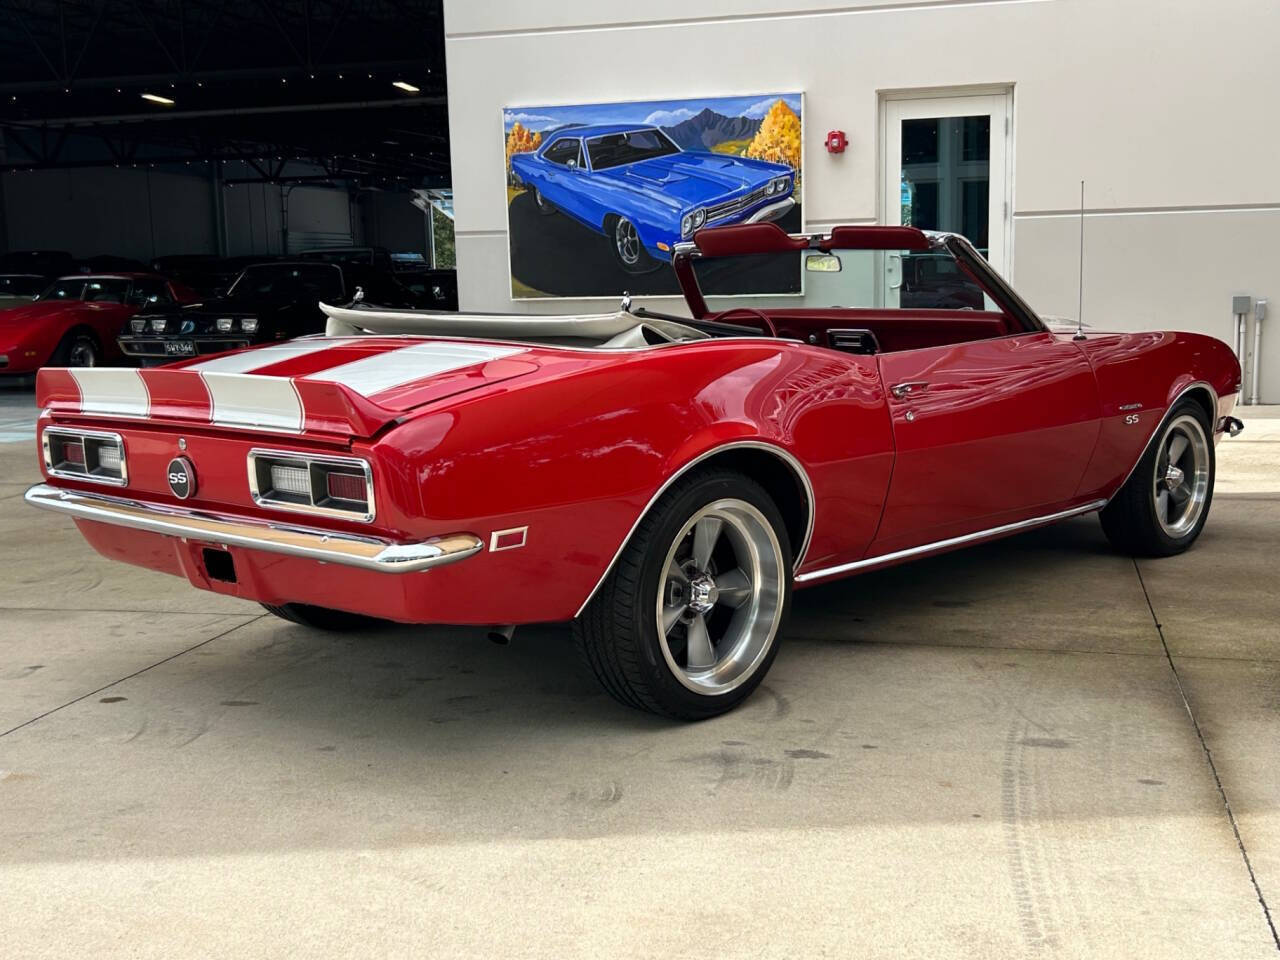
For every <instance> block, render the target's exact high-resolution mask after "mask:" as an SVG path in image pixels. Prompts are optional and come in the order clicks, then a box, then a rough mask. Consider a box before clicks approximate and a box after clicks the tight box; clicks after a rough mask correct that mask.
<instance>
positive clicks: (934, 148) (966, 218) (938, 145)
mask: <svg viewBox="0 0 1280 960" xmlns="http://www.w3.org/2000/svg"><path fill="white" fill-rule="evenodd" d="M899 160H900V161H901V164H902V223H903V224H904V225H907V226H913V227H919V228H920V229H921V230H942V231H945V232H948V233H958V234H961V235H963V236H964V237H966V238H967V239H968V240H969V242H970V243H972V244H973V245H974V246H975V247H977V249H978V252H979V253H981V254H982V255H983V256H984V257H985V256H988V255H989V253H990V216H991V207H990V196H991V169H990V164H991V117H990V116H989V115H978V116H971V117H937V118H927V119H910V120H903V121H902V154H901V157H900V158H899ZM921 258H925V259H928V258H929V255H928V254H919V255H912V256H911V257H910V259H912V260H915V259H921ZM903 266H904V272H905V275H906V276H907V277H910V278H917V280H916V283H915V284H908V285H906V286H904V289H903V306H906V305H907V303H906V299H907V294H908V292H909V290H910V292H912V293H913V294H914V296H915V297H917V298H919V299H920V300H922V301H923V300H930V299H932V300H935V301H937V300H942V301H946V300H950V299H952V298H953V296H954V291H953V290H951V289H945V290H944V289H941V288H939V289H932V288H930V287H929V286H928V284H929V283H931V282H933V280H932V278H935V277H937V276H938V275H937V272H936V271H935V270H933V269H931V267H932V266H933V264H931V263H923V262H922V263H921V264H919V266H918V268H916V267H913V266H912V265H911V264H910V263H904V265H903ZM939 282H942V281H941V279H940V278H939ZM952 282H954V281H952ZM946 286H947V287H950V286H951V283H947V284H946Z"/></svg>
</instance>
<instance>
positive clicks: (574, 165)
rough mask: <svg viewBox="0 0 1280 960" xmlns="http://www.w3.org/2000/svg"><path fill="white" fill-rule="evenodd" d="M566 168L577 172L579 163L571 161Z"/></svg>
mask: <svg viewBox="0 0 1280 960" xmlns="http://www.w3.org/2000/svg"><path fill="white" fill-rule="evenodd" d="M565 166H567V167H568V168H569V169H570V170H577V169H578V161H577V160H570V161H568V163H566V164H565Z"/></svg>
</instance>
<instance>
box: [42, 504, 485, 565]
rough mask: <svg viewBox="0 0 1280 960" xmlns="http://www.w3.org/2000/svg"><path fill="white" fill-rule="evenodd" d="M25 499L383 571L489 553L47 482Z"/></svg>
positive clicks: (460, 540)
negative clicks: (189, 507) (65, 487)
mask: <svg viewBox="0 0 1280 960" xmlns="http://www.w3.org/2000/svg"><path fill="white" fill-rule="evenodd" d="M25 499H26V501H27V503H29V504H31V505H32V506H33V507H40V508H41V509H42V510H53V511H55V512H56V513H65V514H67V515H69V516H72V517H75V518H76V519H78V520H95V521H97V522H99V523H109V524H112V525H114V526H118V527H128V528H129V529H131V530H142V531H145V532H147V533H159V534H163V535H164V536H168V537H179V538H181V539H183V540H196V541H199V542H203V543H210V544H213V545H215V546H222V547H228V546H234V547H247V548H249V549H251V550H265V551H267V552H268V553H282V554H285V555H286V556H291V557H305V558H307V559H309V560H319V561H321V562H323V563H337V564H342V565H344V566H348V567H360V568H361V569H363V570H377V571H378V572H380V573H416V572H418V571H420V570H430V569H431V568H432V567H441V566H444V565H445V564H448V563H456V562H457V561H459V560H465V559H466V558H467V557H470V556H472V555H473V554H476V553H479V552H480V551H481V550H483V549H484V543H483V542H482V541H481V540H480V538H479V537H476V536H473V535H472V534H469V533H456V534H450V535H449V536H444V537H432V538H431V539H429V540H423V541H421V542H418V543H393V542H391V541H388V540H378V539H376V538H373V537H359V536H352V535H351V534H345V533H332V532H327V531H324V530H314V529H308V528H306V527H295V526H290V525H285V524H274V523H265V522H262V521H257V520H247V519H244V518H229V517H222V516H216V515H214V514H207V513H200V512H198V511H195V510H183V509H179V508H176V507H167V506H159V505H157V504H152V503H140V502H138V501H136V500H126V499H124V498H122V497H110V496H103V495H100V494H90V493H83V492H81V491H78V490H61V489H59V488H57V487H51V486H49V485H48V484H47V483H37V484H36V485H35V486H34V487H32V488H31V489H30V490H28V491H27V493H26V496H25Z"/></svg>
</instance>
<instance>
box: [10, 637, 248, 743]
mask: <svg viewBox="0 0 1280 960" xmlns="http://www.w3.org/2000/svg"><path fill="white" fill-rule="evenodd" d="M265 616H267V614H265V613H263V614H259V615H258V616H256V617H251V618H250V619H248V620H245V622H244V623H237V624H236V625H235V626H234V627H230V628H229V629H227V630H223V631H222V632H221V633H219V634H215V635H214V636H212V637H209V638H208V639H207V640H201V641H200V642H199V643H194V644H192V645H191V646H189V647H187V648H186V649H185V650H179V651H178V652H177V653H174V654H170V655H169V656H167V657H165V658H164V659H162V660H157V661H156V662H155V663H150V664H147V666H145V667H142V668H141V669H139V670H135V671H133V673H131V674H129V675H127V676H124V677H120V678H119V679H117V680H112V681H111V682H110V683H107V684H103V685H102V686H101V687H99V688H98V689H97V690H90V691H89V692H88V693H83V694H81V695H80V696H78V697H76V698H75V699H74V700H68V701H67V702H66V703H63V704H59V705H58V706H56V707H50V708H49V709H48V710H46V711H45V712H44V713H42V714H40V715H39V716H35V717H32V718H31V719H30V720H24V721H22V723H20V724H18V725H17V726H16V727H10V728H9V729H8V730H5V731H4V732H2V733H0V737H7V736H8V735H9V734H11V733H13V732H15V731H17V730H21V729H22V728H23V727H29V726H31V724H33V723H35V722H36V721H38V720H43V719H44V718H45V717H47V716H50V715H51V714H55V713H57V712H58V711H59V710H65V709H66V708H67V707H71V706H74V705H75V704H77V703H79V702H80V701H81V700H87V699H88V698H89V697H92V696H95V695H96V694H99V693H102V691H104V690H110V689H111V688H112V687H114V686H116V684H120V683H124V682H125V681H126V680H132V679H133V678H134V677H138V676H141V675H142V674H144V673H146V672H147V671H148V670H154V669H155V668H156V667H159V666H163V665H164V664H166V663H168V662H169V661H170V660H177V659H178V658H179V657H181V656H183V655H185V654H188V653H190V652H191V651H192V650H199V649H200V648H201V647H203V646H205V645H206V644H210V643H213V641H215V640H221V639H222V638H223V637H225V636H227V635H228V634H232V633H235V632H236V631H237V630H239V629H240V628H241V627H247V626H248V625H249V624H251V623H256V622H257V621H259V620H261V619H262V618H263V617H265Z"/></svg>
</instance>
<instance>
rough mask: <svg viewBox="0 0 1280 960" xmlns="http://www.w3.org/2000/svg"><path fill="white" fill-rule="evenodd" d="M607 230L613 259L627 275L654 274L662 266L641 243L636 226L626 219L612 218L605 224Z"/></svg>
mask: <svg viewBox="0 0 1280 960" xmlns="http://www.w3.org/2000/svg"><path fill="white" fill-rule="evenodd" d="M605 229H606V232H607V233H608V235H609V240H610V241H611V243H612V249H613V258H614V259H615V260H616V261H617V262H618V266H620V267H622V269H623V270H625V271H626V272H627V273H652V272H653V271H654V270H657V269H658V268H659V267H661V266H662V261H660V260H655V259H654V258H653V257H651V256H650V255H649V251H647V250H646V249H645V248H644V244H643V243H641V242H640V234H639V232H638V231H637V230H636V225H635V224H634V223H632V222H631V221H630V220H628V219H627V218H626V217H619V216H611V217H610V218H609V219H608V220H607V221H606V222H605Z"/></svg>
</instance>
